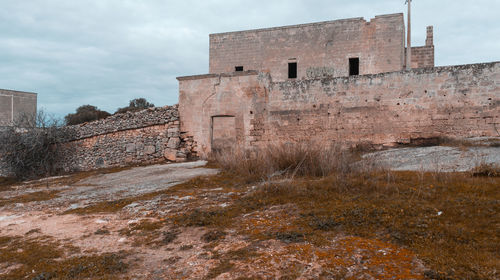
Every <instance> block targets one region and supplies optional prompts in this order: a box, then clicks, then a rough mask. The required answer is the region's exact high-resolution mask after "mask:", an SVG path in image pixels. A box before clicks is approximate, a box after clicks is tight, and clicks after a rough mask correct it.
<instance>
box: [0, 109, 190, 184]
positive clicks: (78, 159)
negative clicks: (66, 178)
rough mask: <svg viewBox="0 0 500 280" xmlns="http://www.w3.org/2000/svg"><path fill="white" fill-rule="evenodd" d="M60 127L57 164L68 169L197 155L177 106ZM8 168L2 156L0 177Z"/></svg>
mask: <svg viewBox="0 0 500 280" xmlns="http://www.w3.org/2000/svg"><path fill="white" fill-rule="evenodd" d="M61 129H63V130H64V131H65V133H64V134H65V137H66V139H64V140H63V142H64V144H63V145H62V147H61V149H62V151H63V152H62V153H63V158H62V160H61V162H59V163H58V164H59V165H60V168H61V169H63V170H65V171H84V170H91V169H97V168H107V167H117V166H126V165H133V164H150V163H157V162H164V161H173V162H179V161H185V160H187V159H189V158H191V157H196V153H192V149H193V147H194V142H193V140H192V137H188V136H187V135H186V134H185V133H181V131H180V121H179V113H178V106H177V105H175V106H165V107H159V108H151V109H146V110H143V111H139V112H128V113H124V114H118V115H113V116H111V117H109V118H106V119H102V120H99V121H94V122H89V123H84V124H80V125H74V126H67V127H63V128H61ZM7 170H8V163H5V162H2V161H1V158H0V176H2V175H4V176H5V175H6V173H7ZM2 173H3V174H2Z"/></svg>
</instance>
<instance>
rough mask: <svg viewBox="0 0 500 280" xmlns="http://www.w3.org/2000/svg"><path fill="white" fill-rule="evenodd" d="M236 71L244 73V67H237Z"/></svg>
mask: <svg viewBox="0 0 500 280" xmlns="http://www.w3.org/2000/svg"><path fill="white" fill-rule="evenodd" d="M234 71H236V72H242V71H243V66H236V67H234Z"/></svg>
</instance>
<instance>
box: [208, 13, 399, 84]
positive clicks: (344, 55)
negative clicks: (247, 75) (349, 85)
mask: <svg viewBox="0 0 500 280" xmlns="http://www.w3.org/2000/svg"><path fill="white" fill-rule="evenodd" d="M404 40H405V31H404V21H403V14H391V15H382V16H376V17H375V18H374V19H372V20H371V21H369V22H367V21H365V20H364V19H363V18H352V19H343V20H336V21H327V22H320V23H312V24H302V25H293V26H285V27H276V28H266V29H258V30H249V31H240V32H228V33H220V34H211V35H210V63H209V64H210V70H209V73H211V74H217V73H227V72H233V71H235V67H236V66H243V69H244V70H257V71H264V72H266V71H267V72H270V73H271V76H272V78H273V80H274V81H285V80H287V79H288V63H289V62H296V63H297V71H298V73H297V74H298V78H299V79H301V78H306V77H307V78H315V77H322V76H330V77H340V76H348V75H349V58H355V57H358V58H359V61H360V64H359V71H360V74H374V73H382V72H391V71H399V70H401V69H403V64H404V57H403V56H404V49H405V44H404Z"/></svg>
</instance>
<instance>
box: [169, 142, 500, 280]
mask: <svg viewBox="0 0 500 280" xmlns="http://www.w3.org/2000/svg"><path fill="white" fill-rule="evenodd" d="M274 151H276V150H274ZM281 151H283V154H279V153H276V152H275V153H274V156H275V157H278V158H271V159H266V158H264V155H265V153H263V154H260V155H259V154H258V153H257V154H254V155H252V154H251V153H245V154H241V153H238V152H234V151H232V153H231V154H230V155H218V156H216V159H218V160H219V162H220V165H221V166H222V167H223V168H225V169H226V170H227V171H226V173H224V174H225V175H220V176H228V177H230V176H233V177H238V178H240V179H241V180H244V181H246V182H255V181H256V180H262V179H264V183H262V184H260V185H259V186H258V187H257V188H256V189H255V190H253V191H250V192H249V193H248V194H247V195H245V196H242V197H240V198H237V199H236V200H235V202H234V203H233V204H232V205H231V206H229V207H226V208H209V209H196V210H193V211H191V212H188V213H184V214H180V215H178V216H177V217H175V218H174V221H175V223H176V224H177V225H181V226H204V227H211V228H214V229H218V230H224V229H228V228H235V225H238V224H239V223H240V221H241V219H243V217H244V216H246V214H249V213H259V212H262V211H264V210H266V209H269V208H270V207H273V206H279V205H294V206H295V207H297V209H298V211H297V213H295V214H294V215H295V217H294V219H293V225H292V226H290V227H288V228H286V227H277V228H273V226H272V225H273V223H279V222H280V221H276V220H273V221H269V227H268V228H266V229H265V230H264V231H263V232H258V231H256V230H254V231H253V232H254V233H255V234H253V236H250V238H256V239H262V238H268V239H278V240H281V239H282V240H284V241H286V242H301V241H308V242H311V243H312V244H316V246H322V245H323V244H324V241H325V236H327V235H328V233H341V234H348V235H353V236H360V237H363V238H369V239H376V240H382V241H385V242H390V243H394V244H398V245H399V246H403V247H405V248H407V249H409V251H411V252H413V253H415V254H417V256H418V257H419V258H420V259H421V260H423V261H424V262H425V264H426V266H427V267H428V268H429V270H428V271H427V272H426V277H429V278H432V279H498V278H499V277H500V272H499V271H500V270H499V268H500V253H499V252H500V234H499V232H498V225H500V216H499V215H498V213H500V204H499V203H498V202H499V201H500V192H499V188H498V186H500V178H499V177H492V174H493V173H491V172H490V171H488V173H487V174H486V173H484V172H479V173H477V174H476V175H480V174H483V175H489V177H488V176H471V173H446V174H445V173H425V172H389V171H383V170H380V169H372V170H370V169H366V168H361V169H360V168H355V167H353V166H356V165H355V164H352V162H351V161H350V158H351V157H349V156H347V157H345V158H347V159H349V160H347V162H345V163H342V162H339V163H333V164H331V165H330V166H334V167H335V168H328V169H317V166H318V165H320V164H322V163H323V159H322V158H321V157H311V158H310V159H308V156H309V155H313V154H316V155H318V154H317V153H315V152H314V151H301V150H299V151H298V152H297V153H295V154H294V152H290V151H288V150H287V149H283V150H281ZM290 154H292V155H294V156H290ZM279 155H284V158H283V159H280V158H279ZM297 155H300V156H297ZM231 156H234V158H233V159H231ZM290 159H292V160H290ZM315 160H316V161H315ZM332 161H343V159H342V158H339V157H337V158H335V159H333V160H332ZM238 163H241V165H239V166H238ZM279 163H283V165H280V164H279ZM338 166H340V167H341V168H338ZM343 166H347V167H343ZM296 170H297V171H296ZM318 170H322V171H321V172H318ZM323 170H327V172H324V171H323ZM277 171H284V172H281V174H280V176H274V175H273V174H274V173H275V172H277ZM270 175H273V176H270ZM283 175H284V176H285V177H288V178H290V177H293V178H294V180H281V179H282V177H283ZM313 175H315V176H316V177H312V176H313ZM273 177H277V178H275V179H277V180H274V181H273V180H271V179H272V178H273ZM278 179H279V180H278ZM249 186H251V185H249V184H247V185H246V186H243V187H245V188H248V187H249ZM236 228H237V226H236ZM277 229H279V230H277ZM230 269H231V263H230V262H221V266H220V267H219V268H218V269H217V270H218V271H217V273H219V272H221V271H226V270H230ZM217 273H215V274H217Z"/></svg>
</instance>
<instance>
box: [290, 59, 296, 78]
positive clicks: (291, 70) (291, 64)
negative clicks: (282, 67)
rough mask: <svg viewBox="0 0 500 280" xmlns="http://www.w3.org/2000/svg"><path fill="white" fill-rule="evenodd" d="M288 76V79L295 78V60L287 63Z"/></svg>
mask: <svg viewBox="0 0 500 280" xmlns="http://www.w3.org/2000/svg"><path fill="white" fill-rule="evenodd" d="M288 78H289V79H295V78H297V62H290V63H288Z"/></svg>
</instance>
